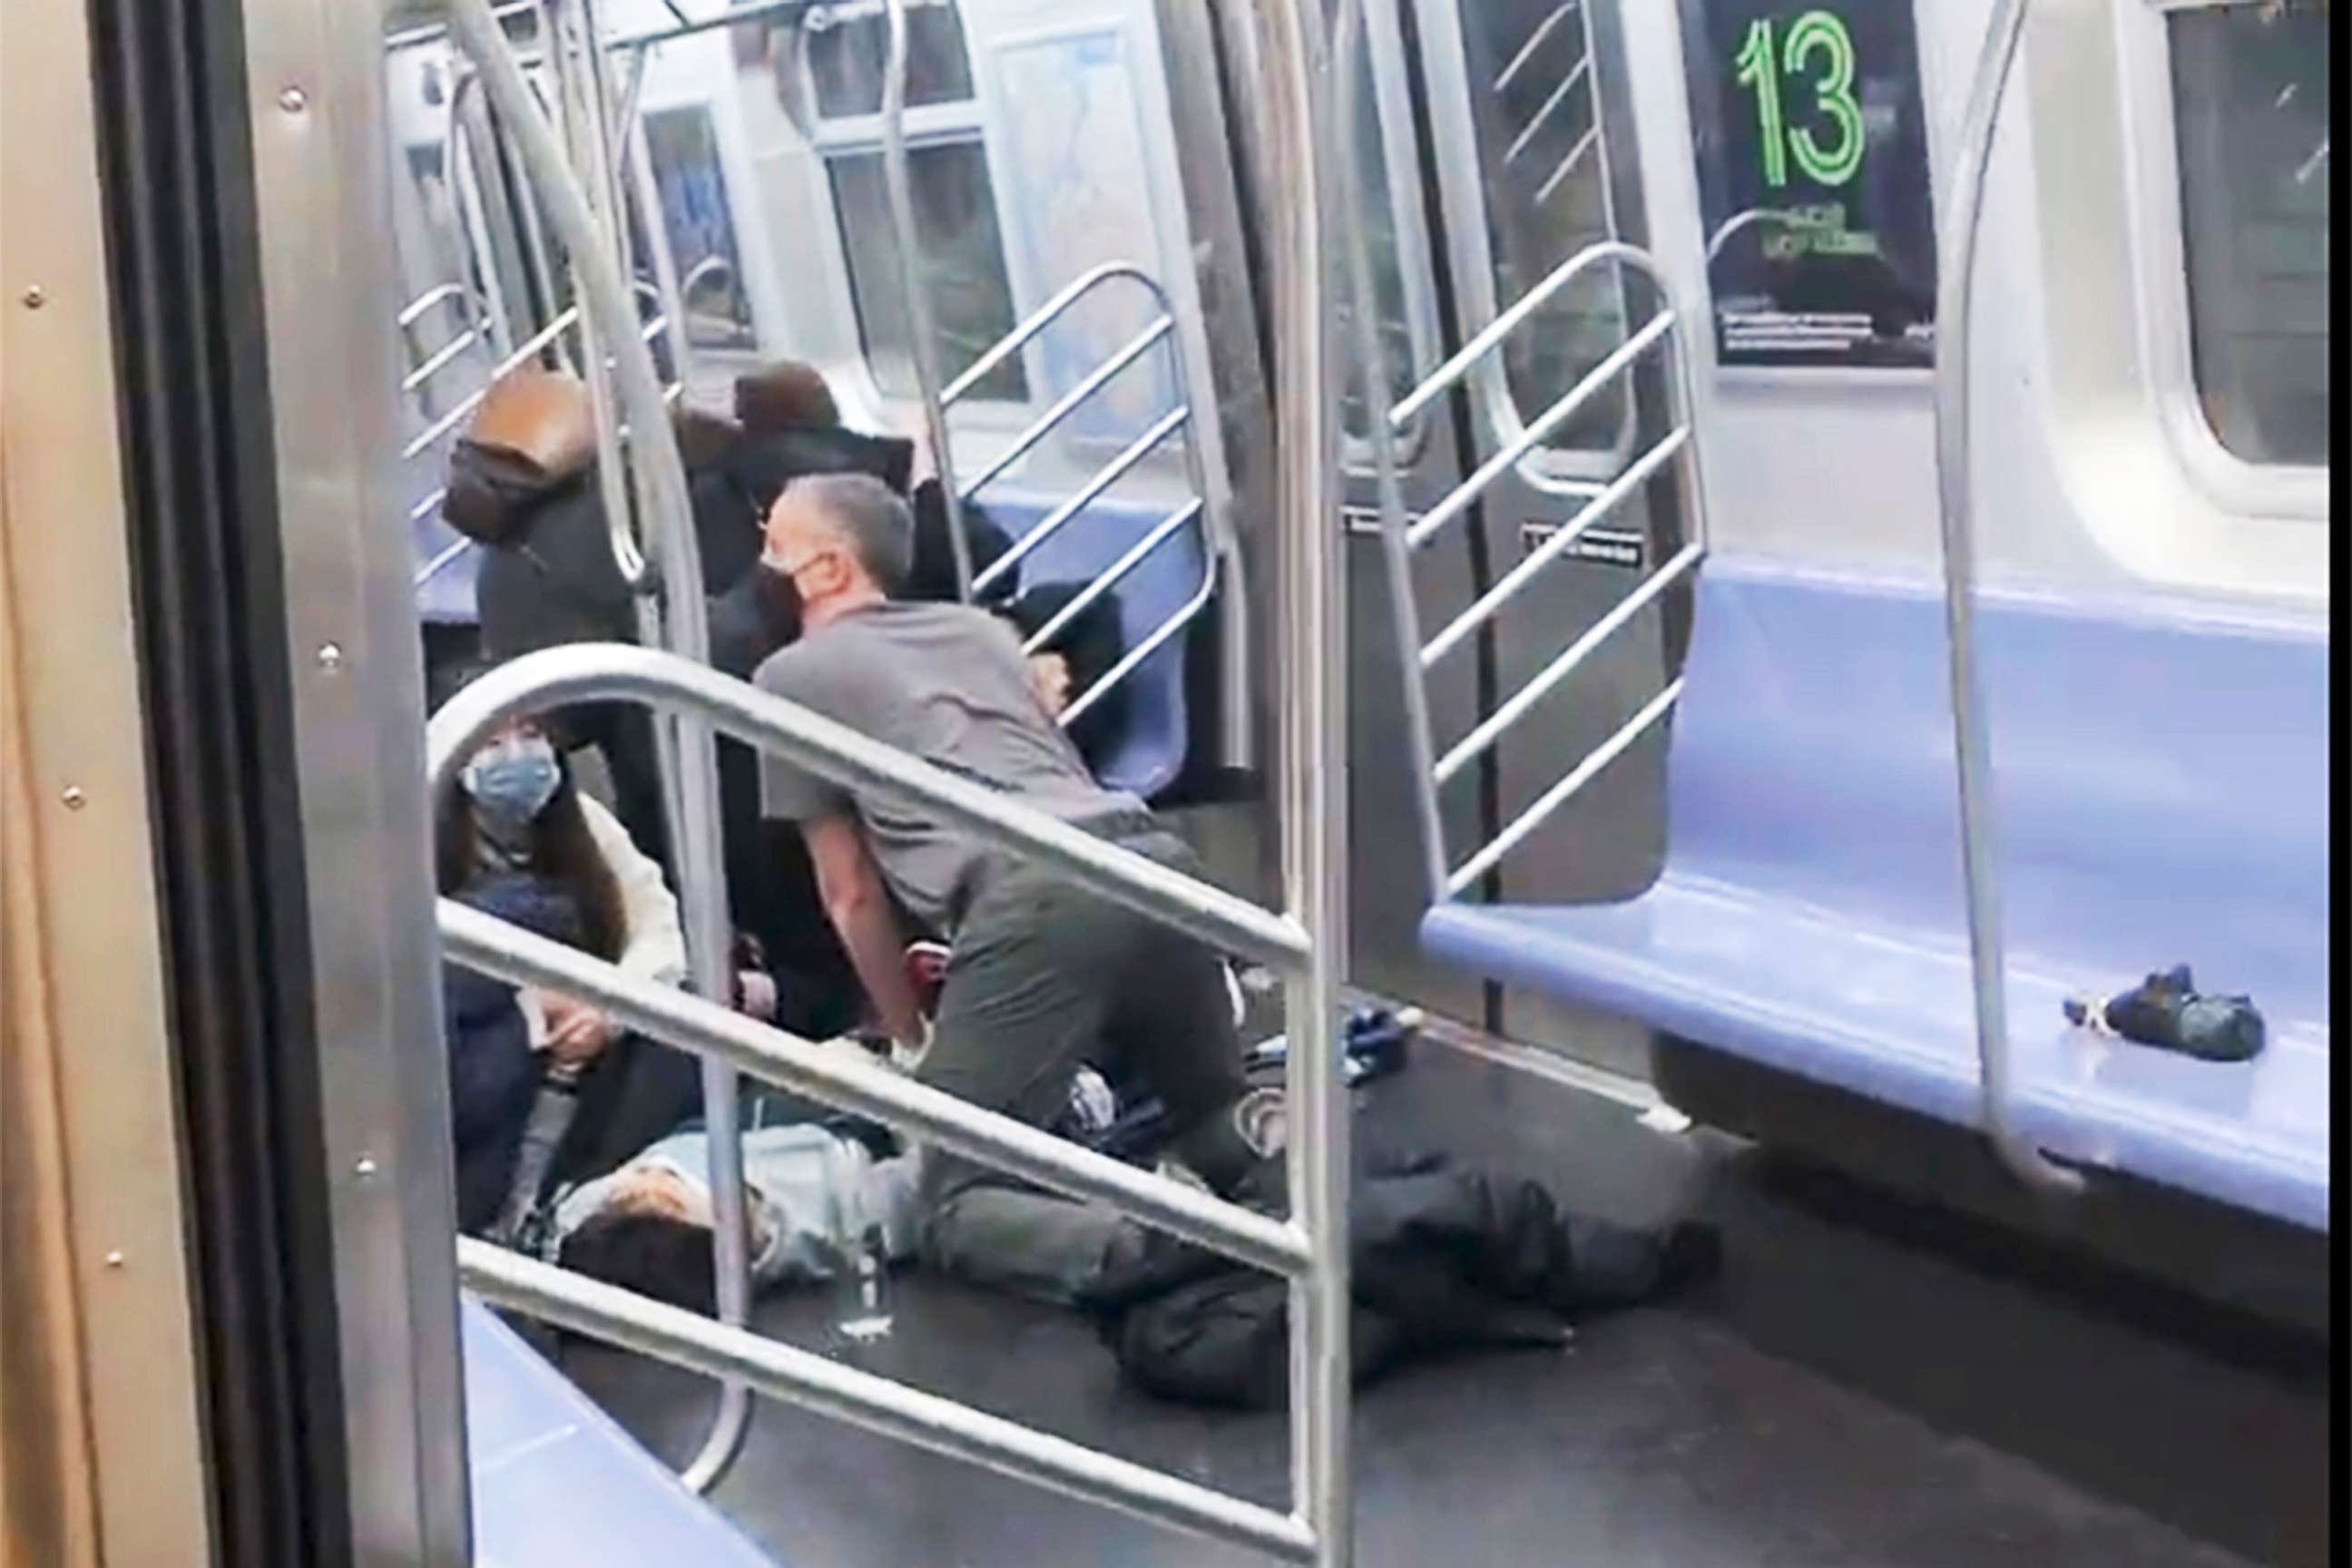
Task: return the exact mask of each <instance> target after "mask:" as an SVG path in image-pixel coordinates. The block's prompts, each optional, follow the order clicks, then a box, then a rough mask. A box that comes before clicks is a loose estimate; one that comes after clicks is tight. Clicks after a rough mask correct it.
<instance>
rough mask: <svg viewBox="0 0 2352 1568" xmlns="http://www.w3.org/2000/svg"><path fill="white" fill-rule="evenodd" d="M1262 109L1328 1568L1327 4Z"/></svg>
mask: <svg viewBox="0 0 2352 1568" xmlns="http://www.w3.org/2000/svg"><path fill="white" fill-rule="evenodd" d="M1258 16H1259V23H1260V27H1261V37H1262V40H1263V44H1264V48H1263V51H1262V54H1261V57H1260V58H1262V60H1263V62H1264V67H1265V81H1264V87H1265V95H1264V96H1265V100H1266V102H1267V104H1268V116H1267V118H1268V122H1269V124H1270V126H1271V127H1272V129H1273V132H1274V134H1273V137H1272V142H1273V146H1272V149H1271V152H1272V159H1271V163H1272V169H1271V173H1272V175H1273V178H1272V180H1271V182H1270V187H1269V189H1268V190H1267V191H1266V193H1265V199H1266V200H1267V202H1268V204H1269V205H1270V206H1271V208H1272V210H1271V212H1270V213H1269V214H1268V215H1267V216H1268V218H1269V220H1270V222H1269V227H1270V230H1271V235H1272V238H1273V244H1272V245H1271V247H1269V250H1270V254H1271V255H1272V257H1273V258H1274V289H1275V300H1274V307H1275V308H1274V310H1273V311H1272V317H1273V321H1274V335H1275V355H1274V362H1275V365H1276V386H1275V395H1276V416H1275V417H1276V427H1277V428H1278V429H1279V430H1280V431H1281V432H1282V440H1281V442H1280V444H1279V447H1278V451H1277V455H1276V457H1277V463H1278V471H1277V474H1276V532H1277V537H1278V540H1279V548H1280V552H1281V570H1280V574H1279V576H1280V583H1279V585H1278V601H1279V605H1280V611H1279V616H1280V623H1281V649H1282V652H1281V658H1282V686H1283V693H1284V700H1283V703H1282V713H1281V719H1280V732H1281V755H1280V780H1279V784H1280V789H1281V822H1282V880H1283V897H1284V901H1285V903H1286V906H1287V908H1288V910H1289V911H1290V914H1291V916H1292V918H1293V919H1295V920H1297V921H1298V922H1299V923H1300V924H1301V925H1302V926H1304V927H1305V928H1306V930H1307V934H1308V935H1309V937H1310V938H1311V939H1312V941H1313V953H1312V956H1311V957H1310V958H1309V960H1308V962H1307V964H1306V966H1305V967H1304V968H1303V969H1302V970H1300V971H1298V972H1296V973H1293V974H1292V975H1291V977H1290V978H1289V980H1288V982H1287V984H1286V986H1285V990H1284V1026H1285V1027H1286V1029H1287V1030H1288V1031H1289V1034H1290V1037H1291V1039H1292V1040H1293V1041H1294V1042H1297V1045H1298V1048H1297V1049H1294V1050H1292V1051H1291V1052H1290V1053H1289V1058H1288V1060H1287V1063H1286V1068H1285V1071H1286V1079H1287V1089H1288V1093H1289V1100H1290V1123H1291V1125H1290V1136H1291V1139H1292V1145H1291V1152H1290V1205H1291V1213H1292V1214H1293V1215H1297V1217H1298V1219H1299V1221H1300V1222H1301V1223H1302V1224H1303V1225H1304V1226H1306V1228H1307V1235H1308V1237H1309V1238H1310V1244H1311V1246H1312V1247H1313V1249H1314V1261H1313V1266H1312V1268H1310V1270H1309V1271H1308V1273H1307V1277H1306V1278H1304V1279H1299V1280H1296V1281H1294V1282H1293V1283H1292V1286H1291V1289H1290V1420H1291V1433H1292V1444H1291V1486H1292V1495H1293V1497H1294V1498H1295V1499H1296V1502H1297V1509H1298V1511H1299V1513H1300V1515H1301V1516H1302V1518H1303V1519H1304V1521H1306V1523H1307V1526H1308V1527H1309V1528H1310V1529H1312V1530H1313V1531H1314V1532H1315V1539H1316V1548H1317V1561H1318V1563H1324V1564H1327V1565H1331V1568H1337V1565H1340V1564H1345V1563H1349V1562H1350V1561H1351V1560H1352V1557H1353V1553H1354V1540H1353V1536H1354V1531H1353V1520H1352V1507H1351V1497H1350V1491H1349V1472H1348V1426H1349V1421H1348V1412H1349V1392H1350V1386H1349V1353H1348V1327H1349V1321H1348V1319H1349V1287H1348V1192H1347V1182H1348V1171H1349V1152H1348V1142H1349V1127H1348V1095H1347V1089H1346V1088H1345V1086H1344V1085H1343V1084H1342V1082H1341V1080H1340V1077H1339V1059H1338V1057H1337V1055H1336V1054H1335V1053H1334V1052H1332V1051H1330V1050H1328V1049H1325V1048H1322V1045H1323V1042H1324V1041H1325V1040H1326V1039H1327V1038H1328V1034H1327V1031H1328V1030H1329V1029H1330V1027H1331V1026H1332V1024H1333V1022H1334V1017H1335V1010H1336V1006H1337V1001H1338V978H1339V976H1338V965H1339V962H1340V954H1339V952H1338V951H1337V949H1336V946H1335V944H1334V943H1333V942H1331V941H1330V936H1331V933H1332V932H1333V931H1337V930H1338V929H1339V921H1338V902H1339V900H1338V888H1339V879H1338V875H1337V873H1338V871H1339V858H1340V855H1341V854H1342V852H1343V848H1342V847H1343V846H1344V845H1345V843H1346V823H1345V820H1344V815H1343V813H1344V808H1345V804H1346V799H1347V796H1346V794H1345V791H1346V783H1345V780H1346V777H1347V773H1346V768H1345V763H1346V757H1347V751H1346V736H1345V733H1344V728H1343V726H1344V721H1345V713H1344V710H1342V708H1341V706H1340V703H1339V700H1338V674H1339V668H1340V662H1339V660H1340V644H1339V637H1340V622H1339V604H1338V595H1337V587H1338V578H1337V573H1336V572H1335V571H1334V563H1333V555H1334V550H1333V544H1334V541H1335V540H1336V538H1337V536H1338V522H1339V520H1338V518H1337V516H1336V514H1335V510H1334V508H1333V506H1332V504H1331V501H1332V475H1333V471H1334V469H1335V468H1336V465H1337V462H1338V458H1339V432H1338V423H1337V420H1336V418H1335V417H1334V414H1333V410H1334V409H1335V408H1336V407H1337V406H1338V401H1339V400H1338V398H1337V396H1336V395H1335V394H1336V391H1337V388H1336V386H1335V384H1334V378H1333V376H1332V374H1331V369H1332V361H1331V358H1330V355H1329V353H1328V342H1329V335H1330V334H1329V331H1328V326H1329V318H1328V312H1329V310H1330V302H1331V290H1330V289H1329V288H1328V286H1327V285H1328V282H1329V279H1328V268H1327V267H1326V266H1325V263H1324V248H1323V241H1324V236H1325V235H1326V234H1327V233H1328V232H1330V229H1331V225H1330V224H1329V223H1328V221H1327V219H1328V214H1327V213H1326V212H1325V211H1324V210H1323V209H1324V204H1325V201H1326V198H1327V193H1328V183H1327V182H1326V181H1324V179H1323V178H1322V174H1323V170H1324V169H1325V168H1326V167H1328V164H1327V163H1325V162H1324V160H1323V158H1322V157H1321V156H1320V154H1321V153H1322V150H1323V149H1324V148H1325V147H1328V145H1329V141H1328V136H1327V135H1326V134H1325V133H1326V132H1328V125H1327V124H1326V123H1325V121H1324V118H1323V111H1324V110H1325V108H1326V107H1327V106H1328V103H1329V101H1330V96H1331V95H1330V94H1329V93H1328V91H1326V90H1324V89H1326V88H1328V73H1329V68H1330V60H1329V58H1328V55H1327V54H1326V52H1325V49H1324V37H1323V26H1322V16H1321V10H1320V5H1319V4H1318V0H1286V3H1280V4H1270V5H1265V6H1263V7H1262V8H1261V9H1260V11H1259V13H1258Z"/></svg>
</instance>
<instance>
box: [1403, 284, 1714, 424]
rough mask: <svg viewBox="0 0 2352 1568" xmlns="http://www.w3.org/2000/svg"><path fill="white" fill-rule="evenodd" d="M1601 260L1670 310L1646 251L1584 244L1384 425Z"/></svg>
mask: <svg viewBox="0 0 2352 1568" xmlns="http://www.w3.org/2000/svg"><path fill="white" fill-rule="evenodd" d="M1604 261H1613V262H1616V263H1618V264H1620V265H1621V266H1627V267H1631V268H1633V269H1634V270H1635V271H1636V272H1638V273H1640V274H1641V275H1642V276H1643V278H1645V279H1648V280H1649V282H1650V285H1651V287H1652V288H1654V289H1656V290H1657V291H1658V298H1659V299H1660V300H1663V301H1664V303H1665V305H1666V306H1667V308H1669V309H1672V308H1673V306H1674V303H1675V297H1674V286H1673V285H1672V284H1671V283H1669V282H1668V281H1667V279H1666V275H1665V273H1664V270H1662V269H1661V268H1659V266H1658V263H1657V260H1656V258H1654V257H1653V256H1651V255H1650V253H1649V252H1648V251H1646V250H1643V248H1642V247H1640V246H1637V245H1632V244H1629V243H1627V242H1626V241H1624V240H1622V239H1604V240H1602V241H1601V242H1600V243H1598V244H1596V245H1588V246H1586V247H1584V248H1583V249H1582V250H1580V251H1578V252H1577V253H1576V254H1575V255H1574V256H1571V257H1570V258H1568V259H1567V260H1566V261H1563V262H1561V263H1560V264H1559V266H1558V267H1555V268H1552V269H1551V270H1550V271H1549V273H1547V274H1545V275H1544V280H1543V281H1542V282H1540V283H1538V284H1537V285H1536V286H1535V287H1534V288H1532V289H1528V291H1527V292H1526V293H1524V294H1522V295H1520V296H1519V297H1518V299H1517V301H1516V302H1514V303H1513V304H1512V306H1511V308H1510V309H1509V310H1505V311H1504V312H1503V313H1502V314H1501V315H1499V316H1496V318H1495V319H1494V320H1493V321H1489V322H1487V323H1486V326H1485V327H1483V328H1481V329H1480V330H1479V332H1478V335H1477V336H1475V337H1474V338H1472V339H1471V340H1470V341H1469V342H1466V343H1464V344H1463V345H1462V347H1461V348H1460V349H1459V350H1458V351H1456V352H1455V353H1454V356H1453V357H1452V358H1451V359H1449V360H1447V361H1446V362H1445V363H1444V364H1442V365H1439V366H1438V367H1437V368H1436V369H1435V370H1433V371H1432V372H1430V374H1428V376H1426V377H1425V378H1424V379H1423V381H1422V384H1420V385H1419V386H1416V387H1414V388H1413V389H1412V393H1411V395H1408V396H1407V397H1406V398H1405V399H1404V401H1403V402H1402V403H1399V404H1398V405H1396V406H1395V407H1393V408H1391V409H1390V410H1389V421H1390V424H1391V426H1396V427H1399V428H1402V426H1403V425H1404V424H1405V423H1406V422H1407V421H1408V420H1410V419H1411V418H1412V416H1414V415H1415V414H1418V413H1420V412H1421V410H1422V409H1423V407H1424V406H1425V405H1427V404H1428V403H1429V401H1430V400H1431V399H1432V398H1433V397H1435V396H1436V395H1438V394H1439V393H1441V392H1444V390H1445V389H1446V388H1448V387H1450V386H1452V385H1453V384H1454V383H1455V382H1457V381H1459V380H1461V379H1462V376H1463V374H1464V373H1465V372H1466V371H1468V370H1469V368H1470V367H1471V366H1472V365H1474V364H1475V363H1477V362H1478V361H1479V360H1481V359H1483V358H1485V357H1486V355H1487V354H1488V353H1491V352H1493V350H1494V349H1495V348H1496V346H1497V345H1498V344H1500V343H1501V342H1503V340H1504V339H1506V338H1507V337H1509V336H1510V335H1511V333H1512V332H1514V331H1517V329H1518V325H1519V323H1520V322H1522V321H1526V320H1527V319H1528V317H1529V316H1531V315H1533V314H1535V312H1536V311H1538V310H1541V309H1542V308H1543V305H1544V301H1545V300H1549V299H1550V298H1551V297H1552V296H1553V295H1554V294H1557V293H1559V291H1560V290H1561V289H1565V288H1567V287H1568V286H1569V285H1570V283H1572V282H1574V281H1575V280H1576V279H1578V278H1579V277H1580V276H1582V275H1583V274H1584V273H1586V272H1588V271H1590V270H1591V269H1592V268H1595V267H1598V266H1600V265H1601V263H1602V262H1604Z"/></svg>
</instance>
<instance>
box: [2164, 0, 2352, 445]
mask: <svg viewBox="0 0 2352 1568" xmlns="http://www.w3.org/2000/svg"><path fill="white" fill-rule="evenodd" d="M2168 32H2169V34H2170V40H2169V41H2170V45H2171V56H2172V88H2173V105H2174V121H2175V124H2176V126H2177V132H2176V134H2177V136H2178V146H2179V167H2180V215H2181V243H2182V247H2183V248H2184V250H2185V251H2186V253H2187V258H2188V289H2189V338H2190V351H2191V360H2192V363H2193V366H2194V372H2195V375H2196V381H2197V393H2198V400H2199V402H2200V405H2201V406H2202V407H2203V410H2204V414H2205V417H2206V420H2207V422H2208V423H2209V424H2210V426H2212V430H2213V434H2214V436H2215V437H2217V438H2218V439H2219V440H2220V441H2221V444H2222V446H2224V447H2227V448H2228V449H2229V450H2230V451H2231V453H2232V454H2233V455H2234V456H2236V457H2238V458H2243V459H2244V460H2246V461H2247V462H2250V463H2265V464H2294V465H2304V466H2320V465H2324V464H2326V461H2327V437H2328V394H2327V363H2328V353H2327V349H2328V321H2327V317H2328V260H2327V250H2328V237H2327V206H2328V203H2327V180H2328V168H2327V157H2328V153H2327V139H2328V119H2327V109H2328V62H2329V58H2330V50H2329V47H2328V45H2329V38H2328V24H2327V12H2326V7H2325V6H2324V5H2319V4H2315V0H2289V3H2284V4H2281V3H2267V0H2266V3H2260V4H2240V5H2206V6H2202V7H2199V8H2195V9H2180V10H2175V11H2173V12H2172V13H2171V14H2170V15H2169V16H2168Z"/></svg>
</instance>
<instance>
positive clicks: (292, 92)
mask: <svg viewBox="0 0 2352 1568" xmlns="http://www.w3.org/2000/svg"><path fill="white" fill-rule="evenodd" d="M308 107H310V94H308V93H306V92H304V91H303V90H302V89H300V88H299V87H289V88H286V89H282V90H281V91H280V92H279V93H278V108H280V109H282V110H285V111H286V112H287V113H289V114H299V113H301V112H302V110H305V109H307V108H308Z"/></svg>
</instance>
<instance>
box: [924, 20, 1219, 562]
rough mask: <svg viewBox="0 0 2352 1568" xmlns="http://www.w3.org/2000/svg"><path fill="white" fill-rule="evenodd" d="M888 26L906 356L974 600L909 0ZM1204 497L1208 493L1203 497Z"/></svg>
mask: <svg viewBox="0 0 2352 1568" xmlns="http://www.w3.org/2000/svg"><path fill="white" fill-rule="evenodd" d="M882 8H883V11H884V12H885V14H886V16H887V20H888V23H889V31H890V51H889V58H888V59H887V61H886V63H885V65H884V68H883V75H882V183H883V184H884V185H885V186H886V187H887V191H888V195H889V198H890V226H891V228H892V229H893V230H895V231H896V237H897V238H898V279H899V287H900V288H902V289H904V290H905V291H906V295H907V359H908V363H910V364H911V365H912V366H913V367H914V372H915V389H916V390H917V391H918V392H919V393H920V394H921V395H922V399H923V434H924V437H925V438H926V439H927V440H929V442H930V444H931V467H932V469H933V471H934V472H936V473H937V474H938V475H939V480H940V503H941V504H942V505H944V506H945V507H946V508H947V518H948V553H949V554H950V556H952V557H953V558H954V560H955V578H956V597H957V598H959V599H961V600H963V601H964V602H966V603H967V604H969V603H970V602H971V540H970V539H969V538H967V537H966V536H965V534H964V531H963V497H962V496H961V495H960V494H958V493H957V490H956V482H955V459H954V456H953V454H951V453H950V451H949V450H948V414H947V410H946V408H944V407H943V406H941V405H940V367H939V362H938V361H937V360H936V359H935V358H934V357H933V354H932V350H933V347H934V345H935V344H936V343H937V342H938V334H937V331H936V330H935V329H934V327H933V324H932V321H931V301H930V296H929V294H928V293H926V292H925V290H924V288H923V253H922V245H921V243H920V241H919V239H918V238H917V237H916V234H915V191H914V185H913V184H912V181H911V179H910V177H909V175H908V173H907V0H882ZM1204 499H1205V498H1204Z"/></svg>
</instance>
